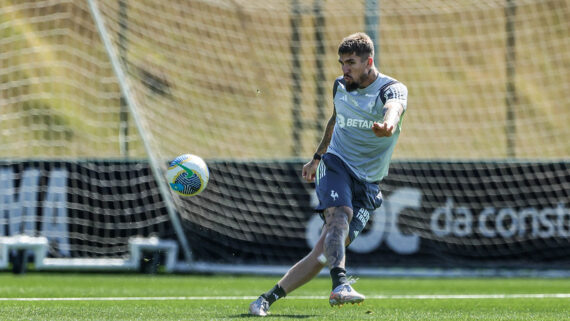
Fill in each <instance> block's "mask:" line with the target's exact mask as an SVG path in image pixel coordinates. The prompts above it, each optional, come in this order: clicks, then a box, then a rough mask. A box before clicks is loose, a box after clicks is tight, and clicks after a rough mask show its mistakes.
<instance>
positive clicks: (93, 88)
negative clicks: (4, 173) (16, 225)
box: [0, 0, 570, 262]
mask: <svg viewBox="0 0 570 321" xmlns="http://www.w3.org/2000/svg"><path fill="white" fill-rule="evenodd" d="M2 3H3V4H2V6H1V9H0V39H1V40H0V43H1V46H2V48H5V49H3V50H2V52H1V53H0V65H1V66H2V68H1V69H0V88H1V90H0V95H1V96H0V104H1V109H2V111H1V113H0V123H1V126H0V132H1V133H2V135H0V155H2V157H3V158H10V159H22V158H23V159H32V160H37V159H48V160H49V159H60V158H64V159H65V161H66V162H67V163H71V164H74V163H77V162H78V159H98V160H101V159H105V160H108V159H113V158H121V159H123V158H129V159H146V158H147V153H152V154H153V155H155V157H156V158H157V159H159V161H160V162H162V163H164V164H166V163H167V162H168V161H169V160H171V159H173V158H174V157H176V156H178V155H180V154H184V153H192V154H196V155H199V156H201V157H203V158H204V159H206V160H207V161H208V163H209V164H210V166H211V170H212V181H211V183H210V185H209V187H208V189H207V190H206V191H205V192H204V193H203V194H202V195H201V196H199V197H196V198H191V199H183V198H180V197H175V198H174V200H175V202H176V205H177V209H178V212H179V215H180V216H181V218H182V221H183V225H184V227H185V229H186V230H187V231H190V233H187V234H188V238H189V240H190V243H191V244H199V246H197V247H196V248H193V251H194V252H195V253H197V254H198V255H200V253H202V252H204V253H205V254H203V255H205V256H206V257H215V258H216V259H222V260H229V261H232V260H240V257H241V259H244V260H245V257H254V259H255V260H256V261H261V262H274V260H281V261H287V262H289V261H291V260H294V259H297V258H298V257H299V256H300V255H303V254H304V252H305V250H306V247H307V244H306V243H305V241H304V238H305V236H304V234H305V233H306V224H307V221H308V220H310V218H311V217H312V215H313V213H311V210H310V208H311V207H312V205H314V200H313V201H312V200H311V193H312V186H310V185H307V184H303V183H302V182H301V181H300V180H298V179H297V178H295V177H298V176H299V174H298V173H297V174H295V173H296V172H300V169H301V166H302V161H300V159H309V158H310V157H311V155H312V154H313V152H314V149H315V147H316V145H317V144H318V142H319V140H320V138H321V135H322V130H323V127H324V125H325V123H326V121H327V119H328V117H329V115H330V114H331V113H332V110H333V106H332V99H331V92H332V83H333V80H334V79H335V78H336V77H337V76H338V75H340V73H341V71H340V68H339V66H338V62H337V59H338V57H337V54H336V49H337V46H338V43H339V42H340V40H341V39H342V38H343V37H345V36H346V35H348V34H349V33H352V32H357V31H363V30H370V27H367V26H366V25H365V20H366V19H365V16H366V14H367V13H366V11H367V10H366V8H367V7H366V6H367V2H366V1H350V2H349V3H346V2H335V1H319V0H315V1H295V0H292V1H257V0H256V1H246V0H234V1H231V2H226V1H168V2H160V1H148V0H143V1H129V0H106V1H97V6H98V8H99V10H100V12H101V15H102V17H103V21H104V25H105V28H106V31H107V36H109V37H110V39H111V42H112V54H113V55H115V56H116V57H118V59H119V61H120V64H121V68H123V70H124V71H125V73H126V75H127V79H126V81H127V83H128V85H129V86H130V88H131V94H132V96H131V97H130V99H131V100H132V102H134V103H135V107H136V110H135V111H136V113H137V114H138V116H139V117H140V120H141V128H136V126H135V122H134V121H133V116H132V114H131V111H129V109H128V108H127V104H126V102H125V100H124V99H121V91H120V87H119V84H118V81H117V77H116V75H115V74H114V72H113V69H112V67H111V64H110V62H109V57H108V54H107V52H106V50H105V48H104V46H103V44H102V42H101V38H100V35H99V32H100V31H99V30H98V29H97V27H96V25H95V23H94V19H93V16H92V14H91V12H90V9H89V6H88V3H87V1H85V2H84V1H80V2H78V1H49V0H46V1H9V0H3V1H2ZM371 3H373V2H371ZM376 9H377V10H378V11H377V12H378V13H379V24H378V25H377V26H372V27H371V28H372V29H371V30H373V31H374V32H376V33H377V34H378V39H377V46H378V47H377V56H376V62H377V65H378V66H379V69H380V71H381V72H383V73H385V74H387V75H390V76H393V77H395V78H397V79H399V80H401V81H402V82H403V83H405V84H406V85H407V87H408V90H409V101H408V107H409V109H408V112H407V114H406V116H405V121H404V128H403V133H402V135H401V138H400V141H399V143H398V146H397V148H396V151H395V154H394V163H395V164H405V165H406V166H415V167H414V168H413V170H411V171H409V173H411V174H412V175H413V177H410V176H406V175H404V176H400V175H399V173H400V170H404V172H406V171H405V166H404V168H400V167H399V166H400V165H396V166H397V167H396V168H395V169H393V170H392V171H391V174H390V175H389V177H388V178H387V180H386V181H385V182H384V184H383V190H384V191H385V196H386V197H389V196H390V194H391V193H395V192H396V191H397V189H398V188H403V187H406V186H417V184H419V182H421V180H422V179H426V180H427V179H428V178H429V183H430V184H429V186H428V187H426V189H423V187H422V191H423V195H424V198H423V202H422V206H423V207H421V208H419V209H417V210H416V211H415V212H414V211H409V212H406V213H404V214H402V215H401V216H400V220H399V223H398V224H397V227H398V228H399V229H400V230H402V231H406V232H407V233H416V234H419V235H422V238H424V239H427V240H432V241H433V242H434V244H447V246H450V247H453V246H455V245H456V244H463V245H466V246H474V245H477V244H478V242H481V243H485V244H487V243H488V244H489V246H490V247H493V246H495V247H497V246H499V245H500V244H501V243H509V244H511V248H512V249H515V251H516V248H517V247H520V248H521V251H524V250H522V249H524V248H525V247H524V246H522V245H521V243H520V242H518V241H517V240H515V239H513V238H510V237H506V238H505V237H497V236H493V237H484V236H481V235H479V236H480V237H469V238H461V237H453V235H450V234H449V233H448V234H447V235H444V236H438V235H437V234H435V235H434V233H433V227H434V226H435V227H436V230H437V227H438V226H439V228H440V229H444V228H446V226H445V222H444V221H441V220H439V221H438V220H436V221H435V223H433V222H430V216H429V214H430V213H433V212H435V211H436V210H437V209H439V208H442V207H443V208H445V205H446V204H448V203H447V202H448V198H447V197H444V198H442V197H441V195H447V196H449V197H450V198H449V199H450V202H451V203H450V204H453V205H450V207H449V208H450V210H449V211H451V212H452V216H453V217H454V218H455V217H457V216H458V215H459V214H457V213H456V212H457V211H456V210H457V208H460V207H462V206H464V205H465V204H472V203H474V204H478V205H477V206H476V207H475V210H474V211H476V212H477V213H479V212H481V211H483V210H484V209H485V208H486V207H488V206H491V205H492V206H493V207H494V208H496V213H494V214H493V216H492V217H497V216H499V211H500V209H501V208H512V209H513V211H514V212H515V213H517V214H516V215H511V216H509V215H510V214H508V213H507V214H504V215H503V216H501V217H510V219H509V220H507V221H505V222H506V223H505V222H502V223H501V224H503V223H504V224H505V226H507V225H508V226H507V228H510V226H513V224H512V220H513V219H515V217H516V218H517V219H519V218H520V217H521V215H522V214H520V213H523V212H522V211H523V210H524V209H525V208H537V211H538V212H540V211H541V210H543V209H544V208H554V209H556V208H559V207H557V206H559V204H562V205H560V206H562V209H561V210H560V211H562V212H563V213H566V211H567V210H565V208H564V206H565V205H564V204H567V203H568V198H569V196H568V190H570V188H569V186H568V179H567V178H568V166H567V159H568V155H570V143H569V140H568V137H570V129H569V127H568V126H567V124H568V122H569V120H570V119H569V117H570V106H569V103H568V99H566V96H567V92H569V91H570V72H569V70H568V69H569V68H570V41H569V35H570V33H569V30H570V28H569V27H570V26H569V24H570V22H569V21H570V2H569V1H567V0H547V1H536V0H524V1H516V3H515V2H513V1H503V0H501V1H499V0H496V1H493V0H490V1H475V0H461V1H454V2H449V1H439V0H429V1H421V2H417V1H407V0H406V1H398V2H389V1H378V4H377V8H376ZM139 130H140V132H139ZM139 133H143V136H144V137H145V139H147V140H148V142H149V146H150V149H149V150H145V148H144V147H143V143H142V138H141V137H142V136H141V135H140V134H139ZM284 159H285V160H287V161H285V162H283V160H284ZM466 160H468V161H467V163H469V164H470V165H458V166H459V167H458V166H456V165H453V164H463V163H462V162H465V161H466ZM491 160H492V161H493V162H504V161H508V162H510V161H513V160H514V164H517V163H518V161H528V162H530V160H536V162H537V163H538V164H539V165H536V166H531V165H529V166H526V165H525V166H518V165H512V164H511V165H504V167H503V169H501V168H499V169H496V168H495V165H493V162H491ZM422 161H432V162H436V163H435V165H432V166H431V167H430V166H427V167H426V166H424V163H422ZM477 161H479V162H480V163H477ZM407 162H409V163H407ZM456 162H458V163H456ZM470 162H472V163H470ZM543 162H548V164H545V165H540V164H541V163H543ZM10 164H12V163H10ZM252 164H253V165H252ZM529 164H532V163H529ZM10 166H12V165H10ZM38 166H39V167H40V169H41V170H45V169H42V168H41V166H40V165H38ZM461 166H464V169H461V168H462V167H461ZM473 167H474V168H475V169H473ZM164 168H166V166H165V167H164ZM458 168H459V169H458ZM416 169H417V170H416ZM101 170H102V171H101V172H95V173H93V174H90V175H84V174H78V175H84V176H80V177H79V180H82V179H83V180H92V181H93V182H94V184H95V185H98V184H101V182H104V177H105V176H104V175H108V174H105V171H106V170H107V168H101ZM489 171H498V173H501V174H508V175H507V176H508V178H500V177H499V176H500V175H499V174H496V176H493V175H495V174H492V173H491V174H492V175H491V176H489V174H490V172H489ZM432 172H436V173H438V174H439V175H435V176H433V177H432V175H431V173H432ZM80 173H81V171H80ZM135 173H138V174H137V175H141V176H144V175H150V174H149V172H148V170H145V171H142V170H141V171H140V172H135ZM493 173H495V172H493ZM91 175H94V176H91ZM118 177H119V182H121V183H119V184H124V185H125V186H128V185H129V184H130V182H131V180H132V177H130V176H128V175H127V176H125V177H121V175H118ZM292 177H293V178H292ZM416 180H417V181H416ZM463 180H466V181H467V183H466V184H467V185H463V184H462V183H463ZM535 183H538V184H535ZM489 184H495V185H496V186H493V187H492V188H488V186H489ZM15 186H18V185H17V184H16V185H15ZM458 187H460V188H467V189H468V192H466V193H472V197H471V198H469V200H465V199H463V198H461V197H460V196H457V195H456V194H455V193H452V192H454V191H455V192H456V191H457V190H456V188H458ZM149 188H150V187H149ZM152 188H155V187H152ZM303 191H304V192H303ZM68 193H69V195H78V197H79V196H82V197H86V199H88V200H89V201H88V202H87V204H86V205H82V206H85V208H84V209H83V210H84V211H85V212H86V213H89V215H93V216H94V218H93V220H95V221H97V220H100V219H101V220H103V221H104V220H105V219H103V218H102V217H107V216H100V215H103V213H102V211H101V208H104V206H101V205H100V204H99V202H100V200H101V195H100V194H99V193H98V192H94V191H90V190H86V189H85V188H84V187H83V186H81V185H76V186H75V187H74V188H71V189H70V190H69V191H68ZM125 193H126V195H127V198H128V197H131V198H133V199H135V198H136V200H133V201H132V202H131V203H133V204H134V203H136V204H140V205H136V206H134V205H133V204H128V203H129V202H128V201H125V200H115V202H117V203H116V205H113V206H116V207H117V208H118V209H120V211H127V212H129V211H132V209H133V208H136V209H138V210H139V211H140V212H141V213H142V212H147V211H148V210H149V209H156V211H152V210H151V211H150V212H151V213H153V214H152V215H150V217H149V216H146V215H143V214H140V215H137V216H136V217H135V218H133V219H132V222H133V224H142V225H148V226H151V227H152V228H150V229H149V230H148V231H145V232H140V231H138V232H136V233H142V234H149V233H158V234H161V235H166V236H169V235H170V236H171V235H172V232H171V231H170V230H169V229H168V228H165V227H164V226H162V227H161V225H160V224H161V223H159V222H166V221H168V220H167V214H166V213H165V211H164V208H163V206H162V205H161V203H160V202H158V203H157V201H156V199H154V198H150V199H143V200H140V199H139V198H137V197H135V195H137V194H138V193H140V191H127V192H125ZM152 193H158V192H156V190H153V192H152ZM525 193H532V195H539V196H538V197H536V196H533V197H532V198H530V197H527V198H526V200H521V199H520V198H518V197H519V195H525ZM430 194H433V195H436V196H437V197H435V198H431V199H430V198H429V195H430ZM426 195H427V196H426ZM478 195H485V197H482V196H481V198H479V199H477V196H478ZM552 195H554V197H553V196H552ZM70 197H72V196H70ZM471 200H473V201H472V203H470V202H471ZM396 201H397V200H393V201H392V204H395V202H396ZM388 203H389V202H388ZM386 211H388V209H386ZM426 211H427V213H428V215H424V214H425V213H426ZM449 211H448V212H449ZM422 213H424V214H422ZM555 213H557V212H556V211H555ZM519 214H520V215H519ZM117 215H118V216H120V215H121V214H119V213H117ZM525 215H526V216H524V217H523V218H522V223H520V224H522V225H523V226H525V227H526V226H528V228H526V229H525V231H531V230H532V226H533V224H534V226H536V225H537V224H538V223H536V221H534V217H539V216H540V213H538V214H537V215H534V214H532V215H531V214H525ZM544 215H546V216H547V217H549V216H548V215H550V214H544ZM552 215H554V216H553V217H554V218H552V221H551V222H553V223H552V224H553V226H554V227H553V229H555V230H556V229H557V228H560V231H562V232H564V231H567V230H568V224H569V223H568V218H565V216H564V215H562V220H561V221H560V223H554V222H558V221H556V220H555V218H556V217H557V216H556V214H552ZM111 216H112V215H111ZM5 217H8V214H5ZM432 217H433V215H432ZM438 217H439V218H441V217H444V216H438ZM484 217H485V216H484ZM1 218H2V217H1V216H0V219H1ZM108 218H109V219H110V216H109V217H108ZM70 219H71V220H72V221H74V222H77V223H78V224H79V225H78V226H80V225H81V224H84V223H85V221H83V220H81V219H79V218H70ZM128 220H129V221H131V219H128ZM88 222H89V221H88ZM438 222H439V223H438ZM85 224H89V223H85ZM430 224H435V225H433V226H432V225H430ZM438 224H439V225H438ZM509 224H510V225H509ZM517 224H519V223H517ZM111 225H112V224H110V225H109V226H108V228H111ZM371 226H374V225H373V224H372V225H371ZM386 226H388V225H386ZM430 226H431V227H432V228H431V229H430V228H429V227H430ZM538 226H540V229H539V230H538V231H537V232H536V233H535V234H532V233H530V234H529V233H526V232H525V233H523V234H524V235H523V236H524V237H527V238H531V239H538V241H537V242H536V244H543V245H544V246H548V245H551V243H552V242H555V243H556V242H559V240H554V241H552V239H551V238H546V240H544V238H540V236H539V234H540V233H538V232H540V231H542V232H544V231H545V230H546V231H548V230H549V229H550V227H549V226H550V225H548V224H546V225H545V224H538ZM87 229H88V228H87V227H85V231H83V230H82V231H81V232H77V233H72V235H74V237H76V238H77V239H78V240H79V239H84V238H86V237H85V236H82V234H86V235H95V236H97V238H98V240H102V241H101V242H102V245H97V246H100V247H106V246H107V247H109V246H110V247H111V248H112V245H110V244H113V243H114V242H117V241H116V239H115V238H114V235H113V234H109V233H108V232H105V231H102V232H97V233H92V232H88V231H87ZM0 231H1V230H0ZM517 231H520V229H519V230H517ZM562 232H561V233H562ZM5 233H7V232H5ZM442 233H443V232H442ZM544 233H546V232H544ZM100 234H103V235H104V236H99V235H100ZM127 234H128V233H127ZM443 234H445V233H443ZM546 234H548V233H546ZM556 235H558V234H556ZM95 236H93V237H95ZM456 236H457V235H456ZM559 236H564V235H563V234H560V235H559ZM87 238H88V237H87ZM204 240H208V241H207V242H204ZM89 242H93V243H92V244H95V243H97V244H98V242H99V241H95V240H92V241H89ZM260 243H263V244H268V245H272V244H273V243H279V244H283V243H288V244H291V247H292V249H291V250H290V251H288V252H286V253H287V254H283V253H280V252H278V251H277V252H276V251H274V250H271V249H266V250H263V251H267V253H263V254H259V253H258V255H256V254H255V253H256V251H257V252H259V251H260V250H259V244H260ZM231 244H237V245H236V246H230V245H231ZM524 244H526V243H524ZM564 244H567V242H566V243H563V245H564ZM97 246H96V247H97ZM228 246H229V249H228ZM88 248H89V249H88ZM436 248H437V247H436ZM540 248H541V249H543V248H544V247H540ZM82 249H83V248H82ZM82 249H81V251H83V250H82ZM221 249H224V250H223V251H222V250H221ZM495 250H496V251H495V252H494V253H500V251H499V250H498V249H495ZM85 251H86V252H93V253H99V252H101V250H96V249H93V248H92V246H91V245H89V246H87V245H86V246H85ZM438 251H439V250H433V251H432V252H433V253H437V252H438ZM455 252H461V251H455ZM216 253H217V254H216ZM279 258H282V259H279Z"/></svg>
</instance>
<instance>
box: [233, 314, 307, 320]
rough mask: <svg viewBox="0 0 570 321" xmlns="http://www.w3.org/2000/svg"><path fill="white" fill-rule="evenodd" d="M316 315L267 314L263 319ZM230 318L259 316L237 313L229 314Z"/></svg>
mask: <svg viewBox="0 0 570 321" xmlns="http://www.w3.org/2000/svg"><path fill="white" fill-rule="evenodd" d="M315 316H316V315H315V314H313V315H308V314H269V315H267V316H265V317H264V319H267V318H269V319H271V318H272V317H274V318H289V319H307V318H312V317H315ZM230 317H231V318H259V316H257V315H251V314H249V313H242V314H238V315H232V316H230Z"/></svg>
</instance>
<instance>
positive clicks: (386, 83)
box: [378, 73, 406, 89]
mask: <svg viewBox="0 0 570 321" xmlns="http://www.w3.org/2000/svg"><path fill="white" fill-rule="evenodd" d="M378 80H379V82H380V88H382V89H384V88H388V87H390V86H396V87H401V88H406V85H404V84H403V83H402V82H401V81H399V80H398V79H396V78H394V77H390V76H388V75H385V74H383V73H380V74H379V75H378Z"/></svg>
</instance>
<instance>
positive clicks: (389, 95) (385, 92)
mask: <svg viewBox="0 0 570 321" xmlns="http://www.w3.org/2000/svg"><path fill="white" fill-rule="evenodd" d="M378 77H379V81H380V84H379V86H380V90H379V91H380V97H381V98H382V102H383V103H386V101H389V100H392V99H396V100H399V101H405V100H407V96H408V88H407V87H406V85H404V84H403V83H402V82H400V81H399V80H397V79H395V78H393V77H390V76H387V75H384V74H380V75H379V76H378Z"/></svg>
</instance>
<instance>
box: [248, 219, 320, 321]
mask: <svg viewBox="0 0 570 321" xmlns="http://www.w3.org/2000/svg"><path fill="white" fill-rule="evenodd" d="M325 235H326V227H323V232H322V233H321V237H320V238H319V240H318V241H317V243H316V244H315V246H314V247H313V249H312V250H311V252H309V254H307V256H305V257H304V258H303V259H301V260H300V261H299V262H297V263H296V264H295V265H293V266H292V267H291V268H290V269H289V271H287V273H285V275H284V276H283V277H282V278H281V280H279V282H278V283H277V284H276V285H275V286H274V287H273V288H272V289H271V290H269V291H267V292H266V293H263V294H262V295H260V296H259V298H257V300H255V301H253V302H251V304H250V305H249V313H251V314H253V315H259V316H266V315H267V314H269V307H270V306H271V304H273V303H274V302H275V301H277V300H278V299H280V298H282V297H285V295H286V294H287V293H291V292H293V291H294V290H295V289H297V288H298V287H300V286H302V285H303V284H305V283H307V282H309V281H310V280H311V279H313V278H314V277H315V276H316V275H317V274H318V273H319V272H320V271H321V270H322V268H323V266H324V265H325V263H326V261H324V260H323V256H322V254H323V243H324V239H325Z"/></svg>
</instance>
